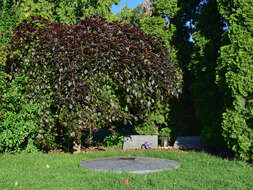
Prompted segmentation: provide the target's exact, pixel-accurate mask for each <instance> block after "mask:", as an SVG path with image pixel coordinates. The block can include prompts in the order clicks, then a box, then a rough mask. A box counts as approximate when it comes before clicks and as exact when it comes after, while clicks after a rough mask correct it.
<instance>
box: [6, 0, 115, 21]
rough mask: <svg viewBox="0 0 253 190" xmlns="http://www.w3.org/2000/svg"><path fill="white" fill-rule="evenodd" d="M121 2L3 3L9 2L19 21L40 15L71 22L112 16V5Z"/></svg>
mask: <svg viewBox="0 0 253 190" xmlns="http://www.w3.org/2000/svg"><path fill="white" fill-rule="evenodd" d="M119 2H120V0H55V1H52V0H3V3H2V4H3V5H5V4H8V7H9V9H12V10H14V11H15V15H16V17H17V18H18V20H19V21H20V20H23V19H25V18H27V17H29V16H30V15H40V16H42V17H44V18H47V19H50V20H52V21H58V22H61V23H67V24H70V23H73V22H76V19H77V18H78V17H80V18H84V17H86V16H90V15H94V14H96V15H99V16H103V17H108V18H110V17H111V16H112V13H111V11H110V9H111V7H112V5H113V4H117V3H119Z"/></svg>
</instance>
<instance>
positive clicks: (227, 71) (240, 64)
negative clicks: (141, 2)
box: [216, 0, 253, 160]
mask: <svg viewBox="0 0 253 190" xmlns="http://www.w3.org/2000/svg"><path fill="white" fill-rule="evenodd" d="M218 7H219V11H220V13H221V14H222V16H223V17H224V18H225V19H226V20H227V22H228V32H227V33H226V35H225V36H224V39H226V42H227V44H226V45H224V46H222V47H221V49H220V57H219V61H218V66H217V78H216V81H217V84H218V85H219V87H220V89H221V90H222V91H223V93H224V96H225V108H226V109H225V112H224V113H223V121H222V128H223V136H224V137H225V141H226V142H227V145H228V147H229V148H231V149H232V150H233V151H234V152H235V153H236V155H237V156H238V157H240V158H242V159H245V160H253V1H252V0H218Z"/></svg>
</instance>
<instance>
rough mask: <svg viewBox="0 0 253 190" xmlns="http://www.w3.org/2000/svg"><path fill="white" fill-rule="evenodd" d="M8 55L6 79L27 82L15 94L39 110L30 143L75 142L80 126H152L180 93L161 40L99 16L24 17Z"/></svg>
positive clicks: (178, 76)
mask: <svg viewBox="0 0 253 190" xmlns="http://www.w3.org/2000/svg"><path fill="white" fill-rule="evenodd" d="M10 51H11V55H10V57H9V63H10V67H9V70H10V73H11V74H12V75H13V73H17V74H18V75H25V76H27V77H28V80H29V82H28V83H27V85H26V86H25V87H24V89H25V90H24V93H23V96H24V97H25V98H26V99H28V100H30V101H31V102H37V103H39V104H40V105H41V107H42V110H41V114H42V115H41V117H40V120H39V122H38V125H39V126H41V128H43V129H44V130H41V131H39V135H38V139H37V142H44V145H45V146H48V147H51V146H52V144H53V142H57V143H63V142H65V141H66V139H69V138H73V141H75V143H77V144H80V139H81V136H82V131H83V129H85V128H90V129H91V131H92V129H93V128H95V127H96V128H97V127H104V126H109V125H111V124H112V123H115V122H117V123H118V125H119V126H127V125H128V126H133V125H134V126H135V124H138V126H139V128H142V127H145V126H146V125H147V122H148V123H149V122H151V123H152V122H154V121H156V122H158V123H159V122H160V118H161V116H159V114H158V116H157V110H159V109H160V108H159V104H160V105H165V104H166V102H167V101H168V99H170V98H171V97H172V96H178V94H179V93H180V91H181V78H182V77H181V74H182V73H181V71H180V69H178V68H177V67H176V66H175V65H174V64H173V61H172V59H171V58H170V56H169V50H168V49H167V48H166V47H164V46H163V45H162V42H161V40H159V39H156V38H155V37H153V36H151V35H146V34H144V32H142V30H141V29H138V28H135V27H134V26H132V25H128V24H123V25H122V24H120V23H118V22H114V23H108V22H106V21H105V19H104V18H101V17H96V16H93V17H88V18H86V19H85V20H81V21H80V24H77V25H66V24H60V23H53V22H50V21H48V20H45V19H43V18H40V17H32V18H31V19H29V20H25V21H24V22H23V23H21V24H20V25H19V26H18V27H17V28H16V29H15V31H14V38H13V40H12V42H11V48H10ZM157 102H159V104H158V103H157ZM161 114H164V112H161ZM152 115H153V116H154V117H155V119H152V118H153V117H151V119H152V121H149V120H150V119H149V118H150V116H152ZM158 120H159V121H158ZM162 120H163V119H162ZM161 122H162V123H163V121H161ZM48 131H50V132H48ZM48 134H51V135H52V137H54V139H56V141H54V140H53V141H52V142H49V141H45V138H47V135H48ZM46 142H47V143H48V144H47V145H46ZM44 145H43V146H44Z"/></svg>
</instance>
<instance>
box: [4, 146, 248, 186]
mask: <svg viewBox="0 0 253 190" xmlns="http://www.w3.org/2000/svg"><path fill="white" fill-rule="evenodd" d="M123 155H124V156H149V157H158V158H165V159H170V160H175V161H178V162H179V163H180V164H181V168H179V169H174V170H168V171H162V172H157V173H150V174H131V173H122V174H117V173H111V172H107V173H100V172H93V171H89V170H87V169H84V168H81V167H78V164H79V163H80V162H81V161H83V160H87V159H92V158H103V157H111V156H123ZM124 180H129V182H130V184H129V185H125V184H124ZM0 189H1V190H7V189H9V190H15V189H24V190H114V189H115V190H120V189H131V190H134V189H138V190H146V189H150V190H151V189H152V190H156V189H157V190H158V189H159V190H163V189H164V190H165V189H166V190H169V189H182V190H188V189H192V190H197V189H201V190H206V189H210V190H221V189H226V190H230V189H231V190H242V189H245V190H246V189H248V190H252V189H253V167H252V166H251V165H249V164H247V163H244V162H240V161H229V160H226V159H221V158H218V157H215V156H211V155H209V154H206V153H200V152H172V151H155V150H150V151H127V152H124V151H105V152H88V153H81V154H76V155H71V154H51V153H50V154H42V153H36V154H17V155H10V154H4V155H1V156H0Z"/></svg>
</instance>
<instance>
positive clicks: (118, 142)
mask: <svg viewBox="0 0 253 190" xmlns="http://www.w3.org/2000/svg"><path fill="white" fill-rule="evenodd" d="M104 143H105V146H106V147H117V148H122V147H123V143H124V137H123V136H115V135H110V136H107V137H105V139H104Z"/></svg>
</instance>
